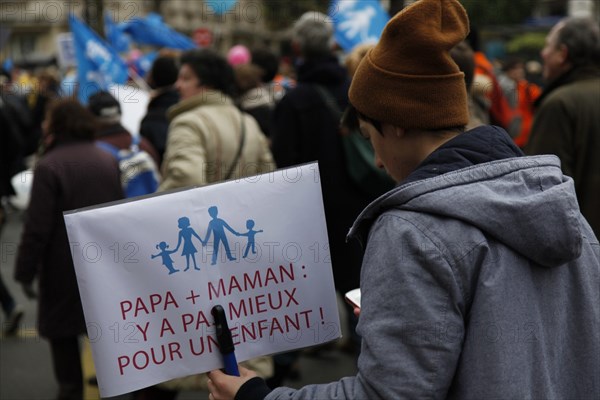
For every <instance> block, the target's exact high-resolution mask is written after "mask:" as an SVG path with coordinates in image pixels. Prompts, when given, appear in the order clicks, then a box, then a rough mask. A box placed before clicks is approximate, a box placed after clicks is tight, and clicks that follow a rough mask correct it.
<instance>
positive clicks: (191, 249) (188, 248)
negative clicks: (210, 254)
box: [174, 217, 204, 271]
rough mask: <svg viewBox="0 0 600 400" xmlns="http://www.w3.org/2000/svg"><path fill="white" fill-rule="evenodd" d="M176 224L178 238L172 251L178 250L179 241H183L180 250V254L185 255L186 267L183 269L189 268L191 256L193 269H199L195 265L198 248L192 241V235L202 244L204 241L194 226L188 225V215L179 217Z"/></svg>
mask: <svg viewBox="0 0 600 400" xmlns="http://www.w3.org/2000/svg"><path fill="white" fill-rule="evenodd" d="M178 226H179V240H178V241H177V247H175V250H174V251H177V250H179V246H180V245H181V242H182V241H183V251H182V252H181V255H182V256H185V263H186V267H185V269H184V271H187V270H188V269H190V257H191V258H192V261H193V262H194V269H196V270H198V271H200V268H199V267H198V266H197V265H196V253H197V252H198V250H196V247H195V246H194V243H192V236H195V237H196V238H197V239H198V240H199V241H200V243H202V245H203V246H204V242H203V241H202V239H201V238H200V236H198V234H197V233H196V231H195V230H194V228H192V227H191V226H190V219H189V218H188V217H181V218H179V220H178Z"/></svg>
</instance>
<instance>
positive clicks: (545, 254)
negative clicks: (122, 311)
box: [208, 0, 600, 400]
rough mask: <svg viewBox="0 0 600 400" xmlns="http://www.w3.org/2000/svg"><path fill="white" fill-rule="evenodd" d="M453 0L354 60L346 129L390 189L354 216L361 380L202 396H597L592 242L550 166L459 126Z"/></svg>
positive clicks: (599, 273) (463, 98)
mask: <svg viewBox="0 0 600 400" xmlns="http://www.w3.org/2000/svg"><path fill="white" fill-rule="evenodd" d="M468 31H469V21H468V18H467V14H466V12H465V10H464V8H463V7H462V6H461V5H460V3H459V2H458V1H456V0H419V1H417V2H415V3H413V4H412V5H410V6H408V7H406V8H405V9H403V10H402V11H401V12H400V13H398V14H397V15H396V16H394V17H393V18H392V19H391V20H390V21H389V22H388V24H387V26H386V27H385V29H384V31H383V33H382V36H381V39H380V41H379V42H378V44H377V45H376V46H375V47H374V48H373V49H372V50H370V51H369V53H368V54H367V55H366V56H365V57H364V58H363V60H362V61H361V63H360V65H359V67H358V70H357V72H356V74H355V76H354V79H353V81H352V85H351V87H350V90H349V98H350V103H351V105H352V107H351V109H350V110H349V111H348V113H347V114H346V118H345V120H346V121H347V122H348V123H355V124H358V126H359V127H360V130H361V132H362V134H363V135H364V136H365V138H366V139H368V140H370V141H371V144H372V145H373V147H374V149H375V153H376V163H377V165H379V166H380V167H381V168H384V169H385V170H386V172H387V173H388V174H389V175H390V176H391V177H392V178H394V180H395V181H396V182H397V183H398V186H396V187H395V188H394V189H392V190H391V191H390V192H388V193H387V194H385V195H383V196H381V197H379V198H378V199H377V200H375V201H374V202H373V203H371V204H370V205H369V206H368V207H367V208H366V209H365V210H364V211H363V212H362V213H361V215H360V216H359V217H358V219H357V220H356V222H355V223H354V226H353V227H352V229H351V231H350V233H349V236H350V237H351V238H357V239H358V240H359V241H360V242H361V243H363V245H364V248H365V253H364V260H363V264H362V269H361V282H360V289H361V299H360V304H361V307H360V317H359V322H358V326H357V331H358V333H359V334H360V335H361V337H362V338H363V340H362V347H361V353H360V356H359V358H358V373H357V375H356V376H353V377H346V378H343V379H341V380H339V381H338V382H332V383H329V384H320V385H307V386H304V387H302V388H299V389H292V388H285V387H281V388H276V389H274V390H272V391H271V390H270V389H269V388H268V387H266V385H265V384H264V381H262V380H261V379H259V378H256V377H255V375H254V373H253V372H251V371H249V370H247V369H243V368H240V375H241V376H240V377H234V376H228V375H225V374H224V373H222V372H220V371H212V372H210V374H209V379H210V381H209V382H208V388H209V390H210V392H211V394H210V399H211V400H223V399H233V398H235V399H236V400H244V399H262V398H264V399H267V400H279V399H294V400H300V399H320V400H321V399H336V400H341V399H370V400H376V399H423V398H428V399H429V398H431V399H489V398H494V399H512V398H515V399H523V398H536V399H551V398H554V399H565V398H573V399H574V398H577V399H584V398H588V399H592V398H600V381H599V380H598V376H600V357H598V354H600V340H599V337H598V326H600V302H598V298H600V253H599V249H600V244H599V243H598V239H597V238H596V237H595V236H594V233H593V232H592V230H591V228H590V226H589V224H588V223H587V221H586V220H585V218H584V217H583V216H582V215H581V212H580V210H579V207H578V204H577V198H576V195H575V191H574V186H573V180H572V179H571V178H570V177H567V176H565V175H563V173H562V171H561V169H560V162H559V160H558V158H557V157H555V156H549V155H547V156H536V157H525V156H524V155H523V153H522V152H521V150H520V149H519V148H518V147H517V146H516V145H515V144H514V142H513V141H512V139H511V138H510V136H509V135H508V134H507V133H506V132H505V131H504V130H503V129H501V128H499V127H495V126H480V127H477V128H475V129H472V130H469V131H465V130H464V126H465V125H466V124H467V122H468V120H469V115H468V109H467V92H466V87H465V84H464V76H463V74H462V73H461V72H460V71H459V68H458V66H457V65H456V64H455V63H454V62H453V61H452V58H451V57H450V54H449V52H450V50H451V49H452V48H453V47H454V46H456V45H457V44H458V43H460V42H461V41H462V40H464V38H465V37H466V35H467V33H468Z"/></svg>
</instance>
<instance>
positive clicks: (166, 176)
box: [133, 49, 275, 400]
mask: <svg viewBox="0 0 600 400" xmlns="http://www.w3.org/2000/svg"><path fill="white" fill-rule="evenodd" d="M180 64H181V67H180V70H179V76H178V78H177V81H176V82H175V88H176V89H177V91H178V92H179V96H180V101H179V103H177V104H175V105H174V106H172V107H171V108H170V109H169V110H168V112H167V116H168V118H169V119H170V121H171V122H170V124H169V133H168V136H167V145H166V150H165V154H164V158H163V163H162V175H163V180H162V183H161V185H160V187H159V188H158V191H166V190H170V189H176V188H184V187H191V186H203V185H207V184H210V183H216V182H220V181H225V180H228V179H239V178H244V177H249V176H252V175H257V174H262V173H266V172H270V171H272V170H274V169H275V162H274V161H273V156H272V155H271V151H270V149H269V144H268V141H267V138H266V137H265V135H264V134H263V132H262V131H261V130H260V128H259V126H258V123H257V122H256V120H255V119H254V118H253V117H252V116H250V115H249V114H245V113H242V112H241V111H240V110H239V109H238V108H237V107H236V106H235V104H234V102H233V100H232V94H233V90H234V86H233V85H234V82H235V81H234V74H233V69H232V68H231V67H230V66H229V64H228V63H227V61H226V60H225V58H224V57H222V56H220V55H219V54H218V53H216V52H214V51H212V50H208V49H202V50H190V51H188V52H186V53H184V54H183V55H182V57H181V60H180ZM243 365H246V366H247V367H249V368H252V369H253V370H255V371H257V372H258V374H259V375H260V376H262V377H269V376H271V375H272V374H273V362H272V359H271V357H258V358H255V359H251V360H248V361H245V362H244V363H243ZM206 380H207V377H206V374H198V375H191V376H187V377H184V378H179V379H173V380H170V381H167V382H164V383H162V384H160V385H157V386H153V387H150V388H146V389H142V390H140V391H138V392H136V393H134V396H133V398H134V399H144V400H148V399H161V400H165V399H174V398H176V397H177V394H178V392H179V391H180V390H206V387H207V385H206Z"/></svg>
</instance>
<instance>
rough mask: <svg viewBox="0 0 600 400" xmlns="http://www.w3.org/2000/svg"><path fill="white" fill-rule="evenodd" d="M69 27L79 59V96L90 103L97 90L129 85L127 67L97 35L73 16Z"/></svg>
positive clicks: (81, 99) (84, 101)
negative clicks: (116, 85) (113, 85)
mask: <svg viewBox="0 0 600 400" xmlns="http://www.w3.org/2000/svg"><path fill="white" fill-rule="evenodd" d="M69 25H70V26H71V32H73V41H74V42H75V55H76V56H77V81H78V83H79V91H78V97H79V101H81V102H82V103H83V104H86V103H87V100H88V98H89V97H90V95H92V94H94V93H96V92H97V91H100V90H108V87H109V86H110V85H112V84H115V83H118V84H123V83H125V82H126V81H127V75H128V73H127V65H126V64H125V63H124V62H123V60H121V57H119V54H118V53H117V52H116V51H115V50H114V49H112V48H111V47H110V46H109V45H107V44H106V43H105V42H104V41H103V40H102V38H100V36H98V34H97V33H96V32H94V31H93V30H91V29H90V28H89V27H88V26H87V25H86V24H85V23H83V22H82V21H80V20H79V19H78V18H77V17H75V16H74V15H70V16H69Z"/></svg>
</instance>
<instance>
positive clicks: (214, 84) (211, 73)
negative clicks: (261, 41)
mask: <svg viewBox="0 0 600 400" xmlns="http://www.w3.org/2000/svg"><path fill="white" fill-rule="evenodd" d="M180 64H181V65H183V64H187V65H188V66H189V67H190V68H191V69H192V71H193V72H194V74H195V75H196V77H197V78H198V79H199V80H200V83H201V84H202V85H203V86H206V87H208V88H211V89H215V90H218V91H220V92H222V93H224V94H226V95H228V96H233V95H234V93H235V83H234V82H235V78H234V75H233V69H232V68H231V65H229V63H228V62H227V60H226V59H225V57H223V56H221V55H220V54H218V53H217V52H215V51H214V50H210V49H199V50H198V49H197V50H190V51H187V52H185V53H184V54H183V55H182V56H181V60H180Z"/></svg>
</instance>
